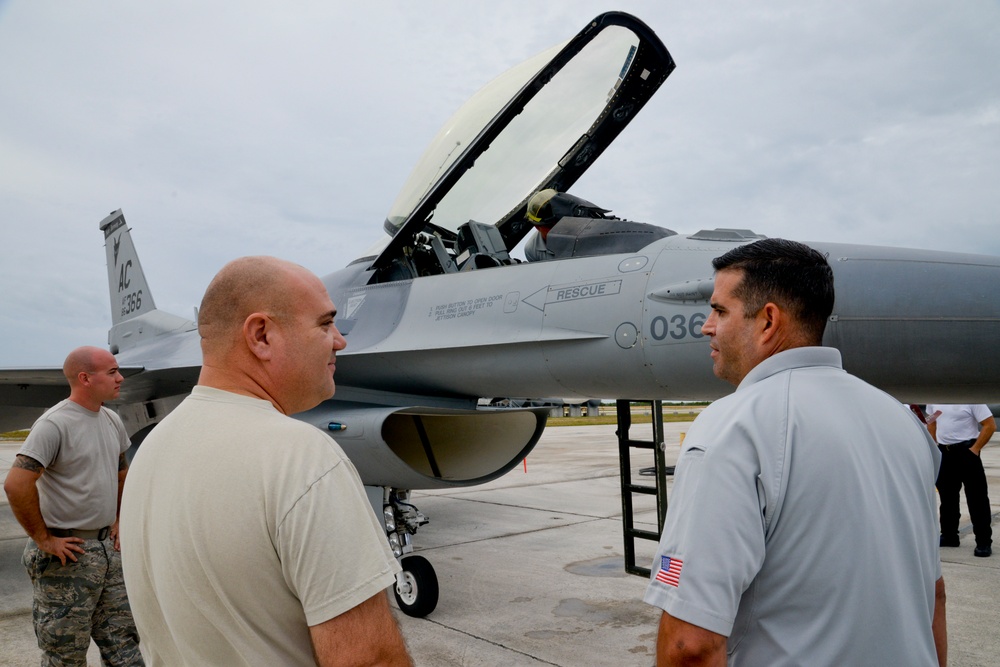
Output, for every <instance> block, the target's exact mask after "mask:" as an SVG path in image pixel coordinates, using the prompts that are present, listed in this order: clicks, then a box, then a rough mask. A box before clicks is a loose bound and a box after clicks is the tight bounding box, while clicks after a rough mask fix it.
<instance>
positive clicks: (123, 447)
mask: <svg viewBox="0 0 1000 667" xmlns="http://www.w3.org/2000/svg"><path fill="white" fill-rule="evenodd" d="M108 417H109V418H110V419H111V423H112V424H114V427H115V430H116V431H117V432H118V453H119V454H124V453H125V452H127V451H128V448H129V447H131V446H132V441H131V440H129V437H128V431H126V430H125V424H124V423H123V422H122V418H121V417H119V416H118V414H117V413H115V412H111V411H110V410H109V411H108Z"/></svg>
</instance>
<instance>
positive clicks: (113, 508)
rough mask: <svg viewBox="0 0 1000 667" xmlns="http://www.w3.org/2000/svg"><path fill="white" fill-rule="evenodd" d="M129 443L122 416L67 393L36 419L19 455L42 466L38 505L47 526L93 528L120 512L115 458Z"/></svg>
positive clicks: (110, 519) (113, 517)
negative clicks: (91, 406)
mask: <svg viewBox="0 0 1000 667" xmlns="http://www.w3.org/2000/svg"><path fill="white" fill-rule="evenodd" d="M128 448H129V439H128V435H127V434H126V432H125V426H124V425H123V424H122V420H121V418H120V417H119V416H118V415H116V414H115V413H114V412H112V411H111V410H109V409H107V408H104V407H102V408H101V409H100V410H99V411H98V412H94V411H92V410H88V409H87V408H85V407H83V406H82V405H80V404H78V403H74V402H73V401H71V400H69V399H68V398H67V399H66V400H64V401H61V402H60V403H57V404H56V405H54V406H52V407H51V408H49V409H48V410H46V411H45V413H44V414H43V415H42V416H41V417H39V418H38V421H36V422H35V424H34V426H32V427H31V432H30V433H28V437H27V438H25V440H24V444H23V445H22V446H21V450H20V451H19V452H18V453H19V454H24V455H25V456H30V457H31V458H33V459H35V460H36V461H38V462H39V463H41V464H42V466H44V468H45V472H44V474H42V476H41V477H39V478H38V482H37V483H36V485H35V486H36V488H37V489H38V501H39V507H40V508H41V511H42V518H43V519H45V525H46V526H48V527H49V528H75V529H78V530H96V529H98V528H103V527H105V526H110V525H111V524H113V523H114V522H115V519H116V518H117V514H118V459H119V457H120V456H121V454H122V453H124V452H125V450H127V449H128Z"/></svg>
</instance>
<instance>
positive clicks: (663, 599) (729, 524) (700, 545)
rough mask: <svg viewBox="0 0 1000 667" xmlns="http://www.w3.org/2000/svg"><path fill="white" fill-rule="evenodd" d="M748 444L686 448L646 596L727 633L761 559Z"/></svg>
mask: <svg viewBox="0 0 1000 667" xmlns="http://www.w3.org/2000/svg"><path fill="white" fill-rule="evenodd" d="M748 456H749V454H748V450H747V448H746V447H739V446H733V445H731V443H728V442H727V443H725V445H724V446H721V447H715V448H713V449H712V450H711V451H709V452H706V451H704V450H701V449H697V448H692V449H689V450H686V451H685V452H684V453H683V454H682V457H681V460H680V461H679V462H678V466H677V469H678V475H679V476H678V477H677V478H676V480H675V485H674V489H673V492H672V494H671V497H670V509H669V510H668V512H667V517H666V522H665V524H664V527H663V534H662V536H661V538H660V545H659V548H658V550H657V554H656V559H655V561H654V563H653V567H652V573H651V579H650V584H649V587H648V588H647V589H646V594H645V596H644V600H645V601H646V602H648V603H649V604H651V605H654V606H656V607H659V608H660V609H662V610H664V611H665V612H667V613H668V614H670V615H671V616H673V617H674V618H678V619H680V620H682V621H686V622H688V623H691V624H692V625H697V626H698V627H701V628H704V629H706V630H710V631H711V632H715V633H718V634H720V635H725V636H727V637H728V636H729V635H730V633H731V632H732V629H733V623H734V621H735V619H736V612H737V609H738V607H739V603H740V598H741V597H742V595H743V592H744V591H745V590H746V589H747V588H748V587H749V586H750V584H751V582H752V581H753V579H754V577H755V576H756V575H757V573H758V572H759V571H760V568H761V565H762V564H763V561H764V523H763V517H762V512H761V502H760V500H759V495H758V488H757V477H756V475H755V473H754V472H753V471H754V470H756V465H755V464H754V462H753V461H752V460H745V459H747V458H748Z"/></svg>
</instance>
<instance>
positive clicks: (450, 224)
mask: <svg viewBox="0 0 1000 667" xmlns="http://www.w3.org/2000/svg"><path fill="white" fill-rule="evenodd" d="M673 69H674V63H673V60H672V59H671V57H670V54H669V53H668V52H667V51H666V49H665V48H664V47H663V45H662V43H661V42H660V41H659V39H657V38H656V36H655V35H654V34H653V33H652V31H651V30H650V29H649V28H648V27H647V26H646V25H645V24H644V23H642V22H641V21H639V20H638V19H636V18H635V17H632V16H629V15H627V14H622V13H619V12H609V13H607V14H603V15H602V16H601V17H599V19H598V20H595V21H594V22H593V23H592V24H591V26H589V28H588V29H587V30H584V31H583V32H581V33H580V34H579V35H577V36H576V37H574V38H573V39H571V40H569V41H568V42H566V43H564V44H561V45H558V46H556V47H554V48H552V49H549V50H548V51H545V52H543V53H541V54H539V55H538V56H536V57H534V58H532V59H530V60H528V61H526V62H524V63H522V64H521V65H519V66H517V67H515V68H513V69H511V70H508V71H507V72H506V73H504V74H503V75H501V76H500V77H498V78H497V79H495V80H494V81H493V82H491V83H490V84H488V85H487V86H486V87H485V88H483V89H482V90H480V91H479V92H478V93H477V94H476V95H474V96H473V97H472V98H471V99H470V100H469V101H468V102H467V103H466V104H465V105H464V106H463V107H462V108H461V109H459V111H458V112H457V113H456V114H455V115H454V116H453V117H452V118H451V119H450V120H449V121H448V122H447V123H446V124H445V126H444V127H443V128H442V129H441V131H440V132H439V133H438V135H437V136H436V137H435V139H434V140H433V141H432V142H431V145H430V146H429V147H428V149H427V150H426V151H425V153H424V155H423V156H422V157H421V159H420V161H419V162H418V163H417V166H416V167H415V168H414V170H413V172H412V173H411V174H410V177H409V178H408V179H407V181H406V183H405V184H404V186H403V188H402V190H401V191H400V194H399V196H398V197H397V199H396V201H395V203H394V204H393V206H392V208H391V209H390V212H389V215H388V216H387V217H386V221H385V230H386V232H387V233H389V234H390V235H392V239H391V240H389V242H388V243H387V244H386V246H385V247H384V248H383V249H382V251H381V252H380V253H379V254H378V256H377V257H375V258H374V259H373V260H372V261H371V264H370V265H369V267H368V272H369V273H370V275H369V278H368V283H369V284H372V283H384V282H390V281H396V280H409V279H413V278H417V277H421V276H427V275H438V274H442V273H451V272H460V271H470V270H479V269H485V268H495V267H500V266H505V265H511V264H514V263H518V262H519V261H520V260H518V259H515V258H513V257H512V256H511V251H512V250H513V249H514V248H515V246H517V245H518V244H519V243H520V242H521V240H522V239H524V238H525V237H526V236H527V235H528V234H529V233H532V232H533V231H534V229H535V226H534V225H533V224H532V221H531V220H529V219H528V217H527V208H528V203H529V200H530V199H531V198H532V197H533V196H535V195H537V194H539V193H541V192H543V191H552V193H553V195H552V196H551V197H549V201H548V202H547V203H548V205H549V208H550V210H551V209H552V208H555V209H557V210H556V211H554V212H553V214H554V215H555V216H556V217H557V218H558V219H557V220H555V221H554V223H553V224H552V225H551V230H547V234H546V235H547V239H548V240H547V241H546V245H547V247H548V249H549V250H550V252H551V258H553V259H561V258H568V257H578V256H585V255H593V254H604V253H612V252H630V251H631V250H633V249H636V248H635V246H636V245H637V244H641V245H640V246H639V247H642V245H647V244H648V243H650V242H653V241H655V240H656V239H657V238H662V237H663V236H667V235H670V234H672V233H673V232H671V231H670V230H665V229H662V228H659V227H654V226H652V225H645V224H644V223H635V222H629V221H625V220H620V219H618V218H616V217H614V216H611V215H608V213H609V211H607V210H606V209H601V208H600V207H598V206H595V205H594V204H591V203H590V202H587V201H585V200H583V199H579V198H577V197H575V196H573V195H572V194H570V193H569V192H568V191H569V189H570V187H571V186H572V185H573V183H575V182H576V180H577V179H578V178H579V177H580V176H581V175H582V174H583V173H584V172H585V171H586V169H587V168H588V167H589V166H590V165H591V164H592V163H593V161H594V160H595V159H596V158H597V157H598V156H599V155H600V154H601V153H602V152H603V151H604V149H605V148H606V147H607V146H608V145H609V144H610V143H611V142H612V141H613V140H614V138H615V137H617V136H618V134H619V133H620V132H621V131H622V130H623V129H624V127H625V126H626V125H627V124H628V123H629V121H630V120H631V119H632V118H633V117H634V116H635V114H636V113H637V112H638V111H639V109H640V108H641V107H642V106H643V105H644V104H645V103H646V102H647V101H648V100H649V98H650V97H651V96H652V95H653V93H654V92H655V91H656V90H657V89H658V88H659V86H660V85H661V84H662V83H663V81H665V80H666V78H667V76H668V75H669V74H670V72H671V71H673ZM535 233H537V232H535Z"/></svg>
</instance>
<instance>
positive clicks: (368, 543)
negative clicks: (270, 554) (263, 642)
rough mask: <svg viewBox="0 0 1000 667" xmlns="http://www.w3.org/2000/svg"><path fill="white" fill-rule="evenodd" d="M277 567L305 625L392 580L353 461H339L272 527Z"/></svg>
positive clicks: (391, 562)
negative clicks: (299, 606)
mask: <svg viewBox="0 0 1000 667" xmlns="http://www.w3.org/2000/svg"><path fill="white" fill-rule="evenodd" d="M277 537H278V539H277V544H278V550H279V556H280V558H281V567H282V570H283V571H284V576H285V580H286V581H287V582H288V586H289V588H290V589H291V590H292V591H293V592H294V593H295V594H296V595H297V596H298V598H299V600H301V602H302V609H303V611H304V613H305V616H306V622H307V623H308V625H310V626H313V625H318V624H320V623H323V622H324V621H328V620H330V619H331V618H334V617H336V616H339V615H340V614H342V613H344V612H345V611H347V610H349V609H352V608H353V607H355V606H357V605H358V604H360V603H361V602H364V601H365V600H367V599H368V598H370V597H372V596H373V595H375V594H376V593H379V592H380V591H382V590H384V589H385V588H386V587H388V586H389V585H391V584H392V583H393V582H394V581H395V574H396V572H397V571H399V569H400V568H399V565H398V563H397V562H396V559H395V558H393V555H392V551H390V549H389V545H388V541H387V540H386V538H385V534H384V530H383V529H382V528H381V527H380V526H379V525H378V523H377V522H376V520H375V515H374V513H373V512H372V508H371V504H370V503H369V502H368V498H367V496H366V495H365V493H364V489H363V487H362V486H361V484H360V482H359V481H358V479H357V475H356V473H355V472H354V469H353V467H352V466H351V465H350V463H348V462H346V461H341V462H340V463H338V464H337V465H336V466H334V467H333V468H332V469H330V470H329V471H328V472H327V473H326V474H324V475H323V476H322V477H321V478H320V479H318V480H316V482H315V483H314V484H312V486H311V487H310V488H309V490H308V491H307V492H306V493H305V494H304V495H303V496H302V497H301V498H299V499H298V501H296V503H295V505H294V506H293V507H292V509H291V510H290V511H289V512H288V514H287V515H286V516H285V518H284V520H283V521H282V522H281V524H280V525H279V527H278V536H277Z"/></svg>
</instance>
